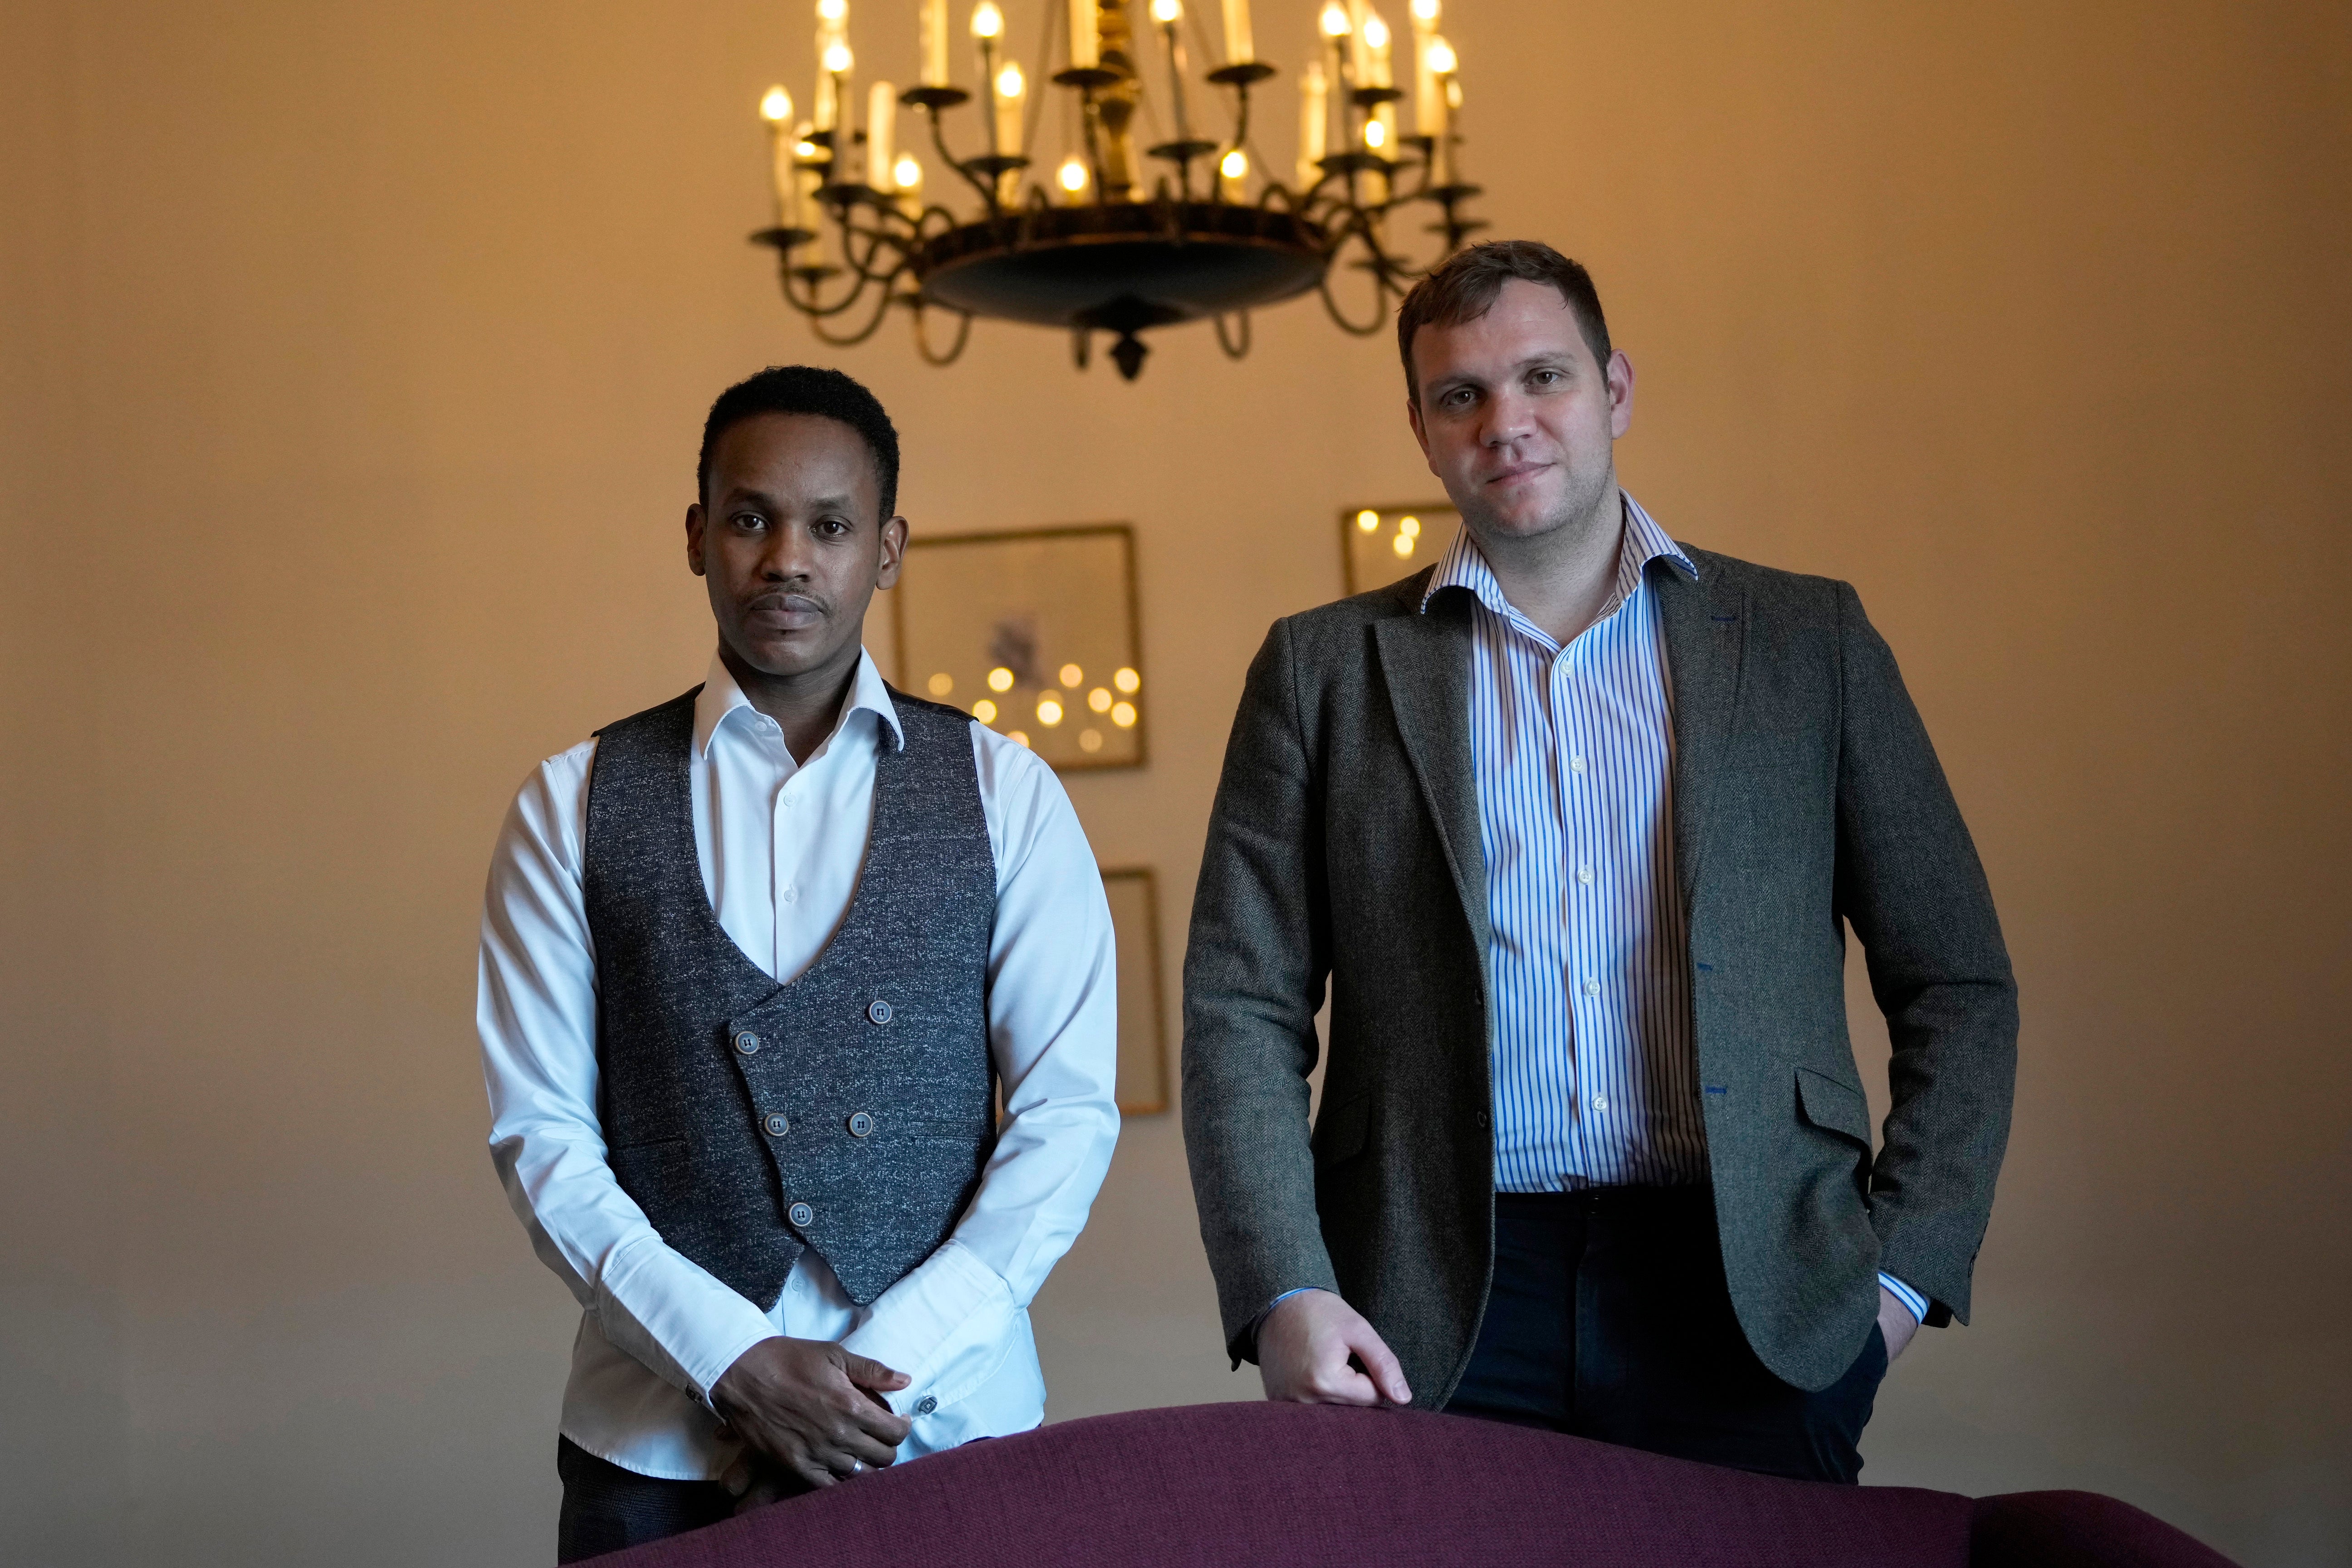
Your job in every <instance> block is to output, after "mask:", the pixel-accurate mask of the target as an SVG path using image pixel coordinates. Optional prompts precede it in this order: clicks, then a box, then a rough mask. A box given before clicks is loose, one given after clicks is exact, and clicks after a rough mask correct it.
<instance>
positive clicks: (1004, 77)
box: [995, 60, 1029, 173]
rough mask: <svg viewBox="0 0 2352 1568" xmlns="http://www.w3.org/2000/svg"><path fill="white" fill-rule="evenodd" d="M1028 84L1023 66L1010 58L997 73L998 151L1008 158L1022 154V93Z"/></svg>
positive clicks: (996, 122)
mask: <svg viewBox="0 0 2352 1568" xmlns="http://www.w3.org/2000/svg"><path fill="white" fill-rule="evenodd" d="M1028 85H1029V84H1028V83H1027V82H1026V81H1025V80H1024V79H1022V75H1021V68H1020V67H1019V66H1017V65H1015V64H1013V63H1012V62H1011V61H1009V60H1008V61H1006V62H1005V66H1004V68H1003V70H1001V71H998V72H997V73H996V82H995V87H996V121H995V124H996V151H997V153H999V154H1001V155H1002V156H1004V157H1007V158H1017V157H1019V156H1020V155H1021V95H1022V93H1023V92H1024V91H1025V90H1027V89H1028ZM1010 172H1011V171H1009V170H1008V171H1007V173H1010Z"/></svg>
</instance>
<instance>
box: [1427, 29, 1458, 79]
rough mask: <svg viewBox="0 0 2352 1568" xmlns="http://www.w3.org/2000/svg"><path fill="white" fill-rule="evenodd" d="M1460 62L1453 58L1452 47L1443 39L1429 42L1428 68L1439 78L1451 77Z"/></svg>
mask: <svg viewBox="0 0 2352 1568" xmlns="http://www.w3.org/2000/svg"><path fill="white" fill-rule="evenodd" d="M1459 63H1460V62H1459V61H1457V60H1456V59H1454V46H1453V45H1452V44H1449V43H1447V42H1446V41H1445V40H1444V38H1432V39H1430V40H1429V68H1430V69H1431V70H1432V71H1433V72H1435V73H1436V74H1437V75H1439V76H1452V75H1453V74H1454V68H1455V67H1456V66H1457V65H1458V64H1459Z"/></svg>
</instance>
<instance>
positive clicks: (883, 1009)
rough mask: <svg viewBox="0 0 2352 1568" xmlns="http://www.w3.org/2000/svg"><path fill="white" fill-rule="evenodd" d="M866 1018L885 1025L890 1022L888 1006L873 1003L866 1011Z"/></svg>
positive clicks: (881, 1003)
mask: <svg viewBox="0 0 2352 1568" xmlns="http://www.w3.org/2000/svg"><path fill="white" fill-rule="evenodd" d="M866 1016H867V1017H869V1018H871V1019H873V1020H874V1021H875V1022H876V1023H877V1024H887V1023H888V1022H889V1021H890V1004H889V1003H887V1002H876V1003H873V1004H872V1005H869V1006H867V1008H866Z"/></svg>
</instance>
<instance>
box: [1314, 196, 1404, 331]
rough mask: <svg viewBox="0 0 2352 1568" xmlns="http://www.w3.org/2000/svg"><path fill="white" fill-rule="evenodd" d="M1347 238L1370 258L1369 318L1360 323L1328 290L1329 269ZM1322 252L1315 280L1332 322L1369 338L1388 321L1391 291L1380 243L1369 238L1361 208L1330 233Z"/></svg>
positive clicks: (1335, 263) (1368, 224)
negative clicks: (1319, 273) (1351, 318)
mask: <svg viewBox="0 0 2352 1568" xmlns="http://www.w3.org/2000/svg"><path fill="white" fill-rule="evenodd" d="M1350 239H1352V240H1354V241H1356V243H1357V244H1359V245H1360V246H1362V247H1364V248H1365V250H1367V251H1369V252H1370V254H1371V256H1372V258H1373V261H1372V265H1371V268H1370V271H1371V274H1372V318H1371V320H1370V321H1367V322H1365V323H1364V324H1363V325H1361V326H1358V325H1357V324H1356V323H1355V322H1353V321H1349V319H1348V316H1347V312H1346V311H1344V310H1341V309H1340V308H1339V299H1338V297H1337V296H1335V295H1334V294H1333V293H1332V292H1331V272H1332V269H1333V268H1336V267H1338V266H1339V258H1340V256H1341V255H1342V254H1344V253H1345V252H1346V250H1347V248H1348V242H1349V240H1350ZM1324 254H1325V256H1326V258H1328V259H1327V260H1326V261H1325V263H1324V267H1323V276H1322V277H1321V278H1319V279H1316V283H1315V290H1316V292H1317V293H1318V294H1319V295H1321V296H1322V299H1323V309H1324V311H1325V312H1326V313H1327V314H1328V315H1329V316H1330V318H1331V321H1332V322H1333V324H1334V325H1336V326H1337V327H1339V330H1340V331H1343V332H1346V333H1347V334H1348V335H1349V336H1350V337H1357V338H1369V337H1371V336H1373V335H1374V334H1375V333H1377V332H1379V331H1381V329H1382V328H1383V327H1385V326H1386V325H1387V324H1388V310H1387V305H1388V296H1389V293H1390V284H1389V281H1388V275H1387V272H1386V270H1385V269H1384V268H1385V262H1384V259H1383V258H1382V257H1381V248H1380V245H1379V243H1378V242H1377V241H1376V240H1374V239H1373V238H1372V237H1371V233H1370V223H1369V222H1367V220H1366V219H1365V217H1364V216H1363V214H1362V213H1361V212H1360V211H1358V212H1355V213H1353V214H1351V215H1350V216H1349V220H1348V222H1347V224H1346V225H1345V226H1342V227H1341V228H1340V230H1339V233H1338V234H1337V235H1336V236H1335V237H1333V239H1332V241H1331V247H1330V249H1329V250H1328V251H1326V252H1325V253H1324Z"/></svg>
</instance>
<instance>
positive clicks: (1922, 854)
mask: <svg viewBox="0 0 2352 1568" xmlns="http://www.w3.org/2000/svg"><path fill="white" fill-rule="evenodd" d="M1837 598H1838V622H1839V626H1838V633H1839V654H1840V668H1841V678H1842V697H1841V702H1842V707H1843V712H1842V716H1841V744H1840V749H1839V763H1838V782H1837V828H1838V843H1837V901H1838V907H1839V912H1840V913H1842V914H1843V915H1844V916H1845V918H1846V920H1847V921H1849V922H1850V923H1851V924H1852V925H1853V931H1854V934H1855V935H1856V936H1857V937H1858V938H1860V940H1861V942H1862V945H1863V952H1864V958H1865V961H1866V963H1867V964H1868V967H1869V971H1870V987H1871V992H1872V994H1873V995H1874V997H1875V998H1876V1000H1877V1003H1878V1007H1879V1011H1881V1012H1882V1013H1884V1014H1885V1016H1886V1031H1887V1035H1888V1037H1889V1040H1890V1042H1891V1044H1892V1047H1893V1052H1894V1054H1893V1058H1892V1060H1891V1063H1890V1066H1889V1068H1888V1081H1889V1085H1890V1088H1891V1090H1892V1098H1893V1102H1894V1103H1893V1107H1892V1109H1891V1110H1889V1111H1888V1113H1887V1117H1886V1125H1885V1141H1884V1143H1883V1145H1882V1147H1881V1149H1880V1151H1879V1154H1878V1158H1877V1160H1876V1162H1875V1163H1874V1165H1873V1167H1872V1171H1871V1220H1872V1224H1873V1226H1874V1228H1875V1229H1876V1231H1877V1233H1878V1239H1879V1246H1880V1257H1879V1267H1880V1268H1883V1269H1885V1271H1886V1272H1887V1273H1889V1274H1892V1275H1894V1276H1895V1277H1896V1278H1897V1279H1902V1280H1905V1281H1906V1282H1907V1283H1909V1284H1910V1285H1912V1286H1913V1287H1915V1288H1916V1289H1918V1290H1920V1291H1921V1292H1922V1293H1924V1294H1925V1295H1926V1296H1927V1298H1928V1300H1929V1302H1930V1308H1929V1311H1928V1316H1927V1321H1928V1322H1929V1323H1931V1324H1932V1323H1942V1322H1946V1321H1949V1320H1950V1319H1952V1318H1955V1317H1957V1318H1958V1320H1959V1321H1962V1322H1964V1323H1965V1322H1966V1321H1968V1317H1969V1276H1970V1274H1971V1272H1972V1270H1973V1269H1974V1267H1975V1264H1976V1257H1977V1249H1978V1247H1979V1246H1980V1245H1982V1243H1983V1240H1984V1233H1985V1226H1986V1223H1987V1220H1988V1219H1989V1218H1990V1215H1991V1211H1992V1194H1993V1182H1994V1178H1995V1177H1996V1176H1997V1175H1998V1174H1999V1173H2000V1162H2001V1156H2002V1154H2003V1152H2005V1151H2006V1149H2007V1148H2008V1144H2009V1119H2010V1105H2011V1099H2012V1097H2013V1093H2014V1090H2015V1086H2016V1079H2017V983H2016V981H2015V979H2014V978H2012V976H2011V973H2010V964H2009V952H2008V949H2007V948H2006V947H2005V946H2004V945H2003V943H2002V942H2001V935H2000V918H1999V917H1998V916H1997V915H1996V914H1995V913H1994V912H1993V905H1992V890H1991V889H1990V887H1989V886H1987V884H1986V881H1985V874H1984V868H1983V866H1982V865H1981V864H1979V861H1978V859H1977V852H1976V845H1975V843H1974V841H1973V840H1971V839H1970V837H1969V829H1968V825H1967V824H1966V823H1965V822H1963V821H1962V820H1961V819H1960V810H1959V805H1958V803H1957V802H1955V801H1954V800H1953V798H1952V791H1951V786H1950V784H1948V783H1947V782H1946V780H1945V777H1944V771H1943V768H1942V767H1941V765H1940V764H1938V763H1937V760H1936V751H1935V747H1934V746H1933V745H1932V744H1931V743H1930V742H1929V741H1928V739H1927V727H1926V725H1925V724H1923V723H1922V722H1921V721H1920V719H1919V712H1918V710H1917V709H1916V707H1914V706H1913V704H1912V701H1911V697H1910V694H1909V692H1907V691H1906V690H1905V689H1904V686H1903V677H1902V675H1901V673H1900V672H1899V671H1898V670H1897V669H1896V668H1895V656H1894V653H1893V652H1892V651H1891V650H1890V649H1889V648H1888V647H1887V646H1886V644H1885V640H1884V639H1882V638H1881V637H1879V635H1878V633H1877V632H1876V631H1875V630H1874V629H1873V627H1872V626H1871V624H1870V621H1869V618H1868V617H1867V616H1864V614H1863V610H1862V601H1861V600H1860V599H1859V598H1858V597H1857V596H1856V595H1855V594H1854V591H1853V588H1852V587H1851V586H1849V585H1847V584H1843V583H1841V584H1838V585H1837Z"/></svg>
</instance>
